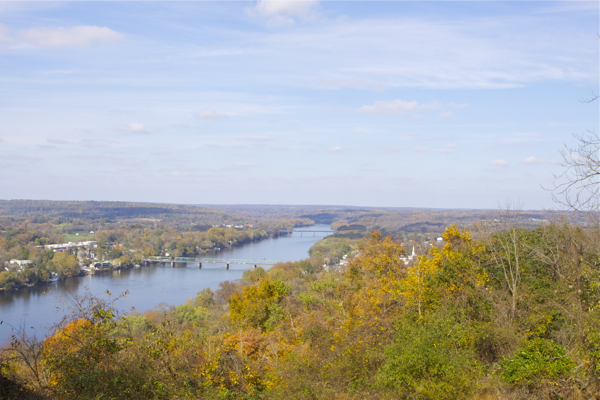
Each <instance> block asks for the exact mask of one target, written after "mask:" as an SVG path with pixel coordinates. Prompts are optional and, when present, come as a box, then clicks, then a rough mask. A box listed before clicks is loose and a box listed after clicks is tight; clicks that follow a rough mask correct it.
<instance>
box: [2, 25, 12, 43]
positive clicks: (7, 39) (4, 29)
mask: <svg viewBox="0 0 600 400" xmlns="http://www.w3.org/2000/svg"><path fill="white" fill-rule="evenodd" d="M11 40H12V38H11V37H10V32H9V31H8V28H7V27H5V26H4V25H2V24H0V43H7V42H10V41H11Z"/></svg>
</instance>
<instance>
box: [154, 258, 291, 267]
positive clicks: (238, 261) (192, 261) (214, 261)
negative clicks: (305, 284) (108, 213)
mask: <svg viewBox="0 0 600 400" xmlns="http://www.w3.org/2000/svg"><path fill="white" fill-rule="evenodd" d="M278 262H280V261H277V260H266V259H265V260H256V261H253V260H248V259H241V258H232V259H230V260H225V259H224V258H195V257H175V258H171V257H148V258H146V259H145V260H144V263H145V264H146V265H148V264H150V263H170V264H171V268H175V265H176V264H177V263H185V264H198V268H202V264H223V265H225V269H229V265H231V264H233V265H252V267H253V268H257V267H258V266H260V265H275V264H277V263H278Z"/></svg>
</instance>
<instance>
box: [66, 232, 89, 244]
mask: <svg viewBox="0 0 600 400" xmlns="http://www.w3.org/2000/svg"><path fill="white" fill-rule="evenodd" d="M77 233H79V235H76V234H77ZM63 237H64V238H65V241H66V242H82V241H88V240H94V234H93V233H89V232H73V233H65V234H63Z"/></svg>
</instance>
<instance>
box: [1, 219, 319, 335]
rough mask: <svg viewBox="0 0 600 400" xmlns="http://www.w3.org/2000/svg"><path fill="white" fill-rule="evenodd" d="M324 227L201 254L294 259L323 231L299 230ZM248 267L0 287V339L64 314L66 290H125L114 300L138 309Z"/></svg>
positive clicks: (43, 328)
mask: <svg viewBox="0 0 600 400" xmlns="http://www.w3.org/2000/svg"><path fill="white" fill-rule="evenodd" d="M329 229H330V228H329V226H328V225H324V224H318V225H314V226H310V227H305V228H296V229H294V232H296V233H293V234H292V235H288V236H281V237H279V238H270V239H265V240H262V241H260V242H253V243H248V244H245V245H242V246H240V247H235V248H230V249H224V250H222V251H219V252H217V253H214V255H206V257H218V258H223V259H226V260H229V259H250V260H261V259H263V260H264V259H268V260H278V261H298V260H302V259H304V258H307V257H308V249H309V248H310V247H311V246H312V245H313V244H314V243H315V242H317V241H319V240H321V239H323V238H324V237H325V236H326V235H327V234H326V233H316V234H313V233H301V232H302V231H313V230H316V231H324V230H329ZM248 268H249V266H247V265H245V266H242V265H233V264H232V265H231V266H230V269H229V270H225V268H224V266H223V265H219V264H204V265H203V268H202V269H198V265H197V264H188V265H187V266H185V264H178V266H177V267H176V268H170V265H169V264H162V265H151V266H148V267H141V268H131V269H126V270H116V271H111V272H108V273H105V274H99V275H87V276H83V277H76V278H69V279H66V280H62V281H59V282H55V283H50V284H43V285H36V286H34V287H31V288H24V289H20V290H17V291H10V292H0V320H2V321H3V323H2V324H1V325H0V343H3V342H5V341H6V340H7V339H9V338H10V336H11V334H12V328H11V326H12V327H25V328H26V331H27V333H28V334H32V333H37V335H38V336H43V335H44V334H46V333H47V331H48V327H50V326H51V325H52V324H54V323H56V322H58V321H59V320H60V319H61V317H62V316H63V315H64V314H63V309H64V306H63V303H64V300H65V298H66V297H67V296H68V295H69V294H71V295H83V294H85V293H86V290H89V291H90V292H91V293H92V294H94V295H96V296H100V297H104V298H107V297H106V295H105V292H106V291H107V290H108V291H110V292H111V293H112V295H113V296H116V295H119V294H121V293H124V292H125V291H129V294H128V295H127V296H125V297H123V298H121V299H120V300H119V301H118V302H117V303H116V305H115V306H116V307H117V308H118V309H119V310H121V311H129V310H131V308H132V307H135V309H136V311H142V312H143V311H145V310H148V309H153V308H155V307H157V306H158V305H159V304H160V303H168V304H173V305H175V304H182V303H184V302H185V301H186V299H188V298H190V297H193V296H194V295H195V294H196V293H197V292H199V291H200V290H202V289H204V288H207V287H209V288H211V289H212V290H216V289H218V286H219V283H221V282H223V281H233V280H236V279H240V278H241V277H242V274H243V272H244V271H245V270H247V269H248Z"/></svg>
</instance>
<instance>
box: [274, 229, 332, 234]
mask: <svg viewBox="0 0 600 400" xmlns="http://www.w3.org/2000/svg"><path fill="white" fill-rule="evenodd" d="M292 233H300V236H302V234H303V233H312V234H313V236H316V234H317V233H335V231H333V230H328V231H305V230H301V231H295V230H289V229H281V230H280V231H279V234H280V235H291V234H292Z"/></svg>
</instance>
